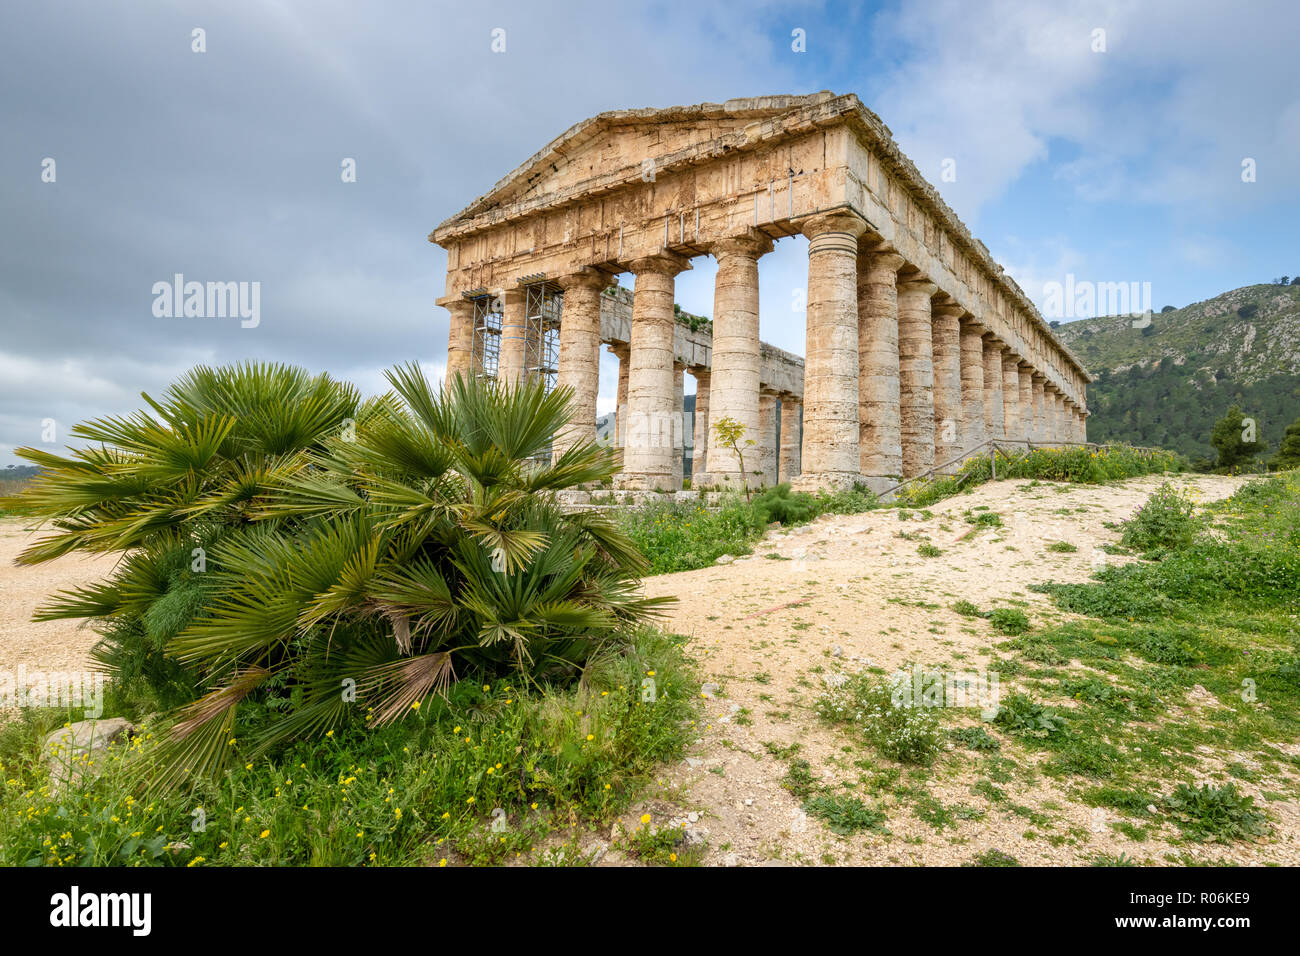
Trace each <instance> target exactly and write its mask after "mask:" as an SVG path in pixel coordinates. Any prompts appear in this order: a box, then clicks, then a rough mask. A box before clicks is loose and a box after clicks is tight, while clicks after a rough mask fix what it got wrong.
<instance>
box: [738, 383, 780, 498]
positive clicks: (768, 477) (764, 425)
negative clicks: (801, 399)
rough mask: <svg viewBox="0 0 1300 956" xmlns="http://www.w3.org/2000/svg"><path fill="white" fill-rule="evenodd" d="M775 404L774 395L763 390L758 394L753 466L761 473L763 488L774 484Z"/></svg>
mask: <svg viewBox="0 0 1300 956" xmlns="http://www.w3.org/2000/svg"><path fill="white" fill-rule="evenodd" d="M776 405H777V398H776V396H775V395H772V394H769V393H768V392H763V393H761V394H760V395H759V396H758V435H759V438H758V448H757V451H758V460H757V461H756V462H755V463H754V466H755V468H756V469H757V470H759V471H762V473H763V474H762V476H761V477H760V479H759V480H760V482H761V486H762V487H764V488H770V487H772V486H773V485H775V484H776V468H777V464H776V463H777V447H776V441H777V438H776ZM746 464H748V462H746Z"/></svg>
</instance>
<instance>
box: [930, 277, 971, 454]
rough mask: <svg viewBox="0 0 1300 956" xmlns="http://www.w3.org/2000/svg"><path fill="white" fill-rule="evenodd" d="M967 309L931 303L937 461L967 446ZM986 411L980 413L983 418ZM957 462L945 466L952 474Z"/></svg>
mask: <svg viewBox="0 0 1300 956" xmlns="http://www.w3.org/2000/svg"><path fill="white" fill-rule="evenodd" d="M965 311H966V310H965V309H963V308H962V307H961V306H960V305H957V304H955V303H952V302H939V303H937V304H932V305H931V307H930V312H931V314H932V315H933V316H934V463H935V464H936V465H942V464H943V463H944V462H948V461H952V459H954V458H956V457H957V456H958V455H960V454H961V453H962V451H963V450H965V447H966V446H965V445H964V444H963V439H964V438H965V435H964V434H963V426H964V416H965V410H964V409H963V407H962V394H961V386H962V381H961V378H962V374H961V372H962V369H961V317H962V315H964V314H965ZM982 417H983V415H982V414H981V418H982ZM960 466H961V462H954V463H953V464H951V465H948V466H947V467H946V468H944V469H943V472H944V473H945V474H952V473H954V472H956V471H957V469H958V468H959V467H960Z"/></svg>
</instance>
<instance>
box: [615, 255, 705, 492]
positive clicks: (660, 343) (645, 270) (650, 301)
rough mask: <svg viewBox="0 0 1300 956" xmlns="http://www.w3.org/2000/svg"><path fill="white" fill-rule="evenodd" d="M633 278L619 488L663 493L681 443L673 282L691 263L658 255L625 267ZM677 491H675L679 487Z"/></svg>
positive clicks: (635, 261)
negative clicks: (676, 395) (624, 428)
mask: <svg viewBox="0 0 1300 956" xmlns="http://www.w3.org/2000/svg"><path fill="white" fill-rule="evenodd" d="M628 267H629V268H630V269H631V271H632V272H633V273H634V274H635V275H636V289H635V292H634V294H633V297H632V342H631V354H630V358H631V361H630V363H629V364H630V368H629V370H628V384H627V392H628V394H627V405H628V414H627V437H626V443H625V445H624V452H623V472H622V474H620V475H619V476H618V477H617V478H616V479H615V480H616V484H617V486H618V487H619V488H635V489H641V490H649V491H668V490H671V489H672V487H673V474H674V471H673V454H674V451H675V449H676V448H677V446H678V445H679V443H680V442H681V435H680V432H681V427H682V419H681V414H680V413H679V412H678V411H677V402H676V397H675V393H674V386H673V333H674V331H675V329H676V322H675V320H674V318H673V290H674V287H675V283H674V276H676V275H677V273H679V272H681V271H683V270H684V269H688V268H690V263H689V262H687V261H686V260H685V259H683V258H682V257H680V256H676V255H672V254H671V253H663V254H661V255H657V256H647V257H645V258H644V259H636V260H633V261H632V262H630V263H629V264H628ZM678 487H680V486H678Z"/></svg>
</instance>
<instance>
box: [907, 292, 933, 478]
mask: <svg viewBox="0 0 1300 956" xmlns="http://www.w3.org/2000/svg"><path fill="white" fill-rule="evenodd" d="M937 289H938V286H936V285H935V284H934V283H933V282H931V281H930V280H929V279H926V278H923V277H918V278H913V279H903V280H902V281H900V282H899V283H898V373H899V374H898V385H899V389H898V391H899V398H898V404H899V413H900V416H899V417H900V418H901V419H902V429H901V431H902V436H903V477H904V478H911V477H913V476H914V475H919V474H920V473H921V472H923V471H926V470H928V469H930V468H933V467H934V337H933V321H934V319H933V317H932V316H931V314H930V297H931V296H932V295H934V293H935V292H936V291H937Z"/></svg>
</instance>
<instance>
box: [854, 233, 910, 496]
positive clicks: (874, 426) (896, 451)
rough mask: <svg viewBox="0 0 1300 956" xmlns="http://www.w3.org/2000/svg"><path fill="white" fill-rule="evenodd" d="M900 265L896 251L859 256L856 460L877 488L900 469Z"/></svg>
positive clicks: (901, 456) (900, 257) (893, 477)
mask: <svg viewBox="0 0 1300 956" xmlns="http://www.w3.org/2000/svg"><path fill="white" fill-rule="evenodd" d="M902 264H903V257H902V256H900V255H898V253H896V252H888V251H885V252H863V253H861V254H860V255H859V257H858V461H859V463H860V468H861V471H862V474H863V476H864V477H865V478H866V479H867V483H868V484H878V485H879V487H878V488H877V490H881V489H883V488H884V487H885V486H886V485H888V484H889V483H891V482H892V481H893V479H895V478H897V477H898V476H900V475H902V473H903V445H902V432H901V427H902V426H901V417H900V416H901V412H900V410H899V384H898V379H899V364H898V282H897V280H898V269H899V266H901V265H902ZM873 479H874V480H873Z"/></svg>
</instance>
